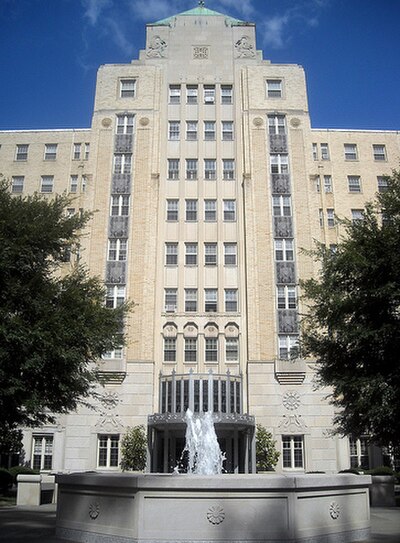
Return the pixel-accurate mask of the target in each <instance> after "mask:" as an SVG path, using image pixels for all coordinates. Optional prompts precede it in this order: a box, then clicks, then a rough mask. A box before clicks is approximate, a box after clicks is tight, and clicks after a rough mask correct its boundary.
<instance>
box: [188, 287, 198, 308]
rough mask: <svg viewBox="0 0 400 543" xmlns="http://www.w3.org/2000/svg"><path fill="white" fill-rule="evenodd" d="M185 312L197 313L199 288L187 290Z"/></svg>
mask: <svg viewBox="0 0 400 543" xmlns="http://www.w3.org/2000/svg"><path fill="white" fill-rule="evenodd" d="M185 311H187V312H190V313H193V312H195V311H197V288H185Z"/></svg>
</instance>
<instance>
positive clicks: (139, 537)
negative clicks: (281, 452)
mask: <svg viewBox="0 0 400 543" xmlns="http://www.w3.org/2000/svg"><path fill="white" fill-rule="evenodd" d="M56 481H57V483H58V485H59V496H58V506H57V535H58V536H59V537H61V538H65V539H68V540H73V541H82V542H83V541H84V542H87V543H92V542H93V543H94V542H96V543H102V542H104V543H105V542H106V541H107V542H108V543H109V542H112V543H128V542H135V543H145V542H146V543H161V542H162V543H166V542H176V543H178V542H179V543H206V542H207V543H214V542H215V543H216V542H218V543H239V542H240V543H250V542H251V543H272V542H275V543H276V542H277V541H282V542H283V541H286V542H291V543H300V542H301V543H306V542H307V543H311V542H312V543H328V542H329V543H334V542H341V543H346V542H351V541H361V540H363V539H367V538H368V536H369V528H370V515H369V497H368V486H369V485H370V483H371V478H370V477H369V476H356V475H351V474H340V475H314V474H310V475H304V474H303V475H287V476H280V475H218V476H207V477H206V476H197V475H193V476H190V475H170V474H157V475H155V474H145V475H144V474H139V475H138V474H125V473H119V474H95V473H80V474H70V475H57V476H56Z"/></svg>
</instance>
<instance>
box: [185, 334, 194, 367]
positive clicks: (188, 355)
mask: <svg viewBox="0 0 400 543" xmlns="http://www.w3.org/2000/svg"><path fill="white" fill-rule="evenodd" d="M196 361H197V338H192V337H187V338H185V362H196Z"/></svg>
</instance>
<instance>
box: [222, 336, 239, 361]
mask: <svg viewBox="0 0 400 543" xmlns="http://www.w3.org/2000/svg"><path fill="white" fill-rule="evenodd" d="M225 360H226V362H237V361H238V360H239V340H238V338H236V337H227V338H226V339H225Z"/></svg>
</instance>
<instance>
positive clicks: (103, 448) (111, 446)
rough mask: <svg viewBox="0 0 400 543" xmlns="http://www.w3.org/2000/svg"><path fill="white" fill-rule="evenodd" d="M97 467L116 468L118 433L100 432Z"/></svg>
mask: <svg viewBox="0 0 400 543" xmlns="http://www.w3.org/2000/svg"><path fill="white" fill-rule="evenodd" d="M97 465H98V467H99V468H117V467H118V465H119V435H118V434H109V435H108V434H107V435H106V434H101V435H99V436H98V459H97Z"/></svg>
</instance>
